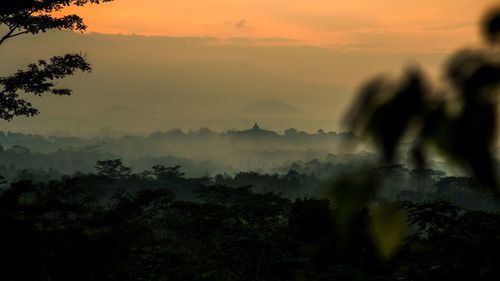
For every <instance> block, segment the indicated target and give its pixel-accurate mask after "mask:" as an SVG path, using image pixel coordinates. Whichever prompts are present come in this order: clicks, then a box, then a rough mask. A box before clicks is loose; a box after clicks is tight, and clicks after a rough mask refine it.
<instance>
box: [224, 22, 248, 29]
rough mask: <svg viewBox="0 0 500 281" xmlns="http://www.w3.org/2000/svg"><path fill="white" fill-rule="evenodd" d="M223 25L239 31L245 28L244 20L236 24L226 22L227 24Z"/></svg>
mask: <svg viewBox="0 0 500 281" xmlns="http://www.w3.org/2000/svg"><path fill="white" fill-rule="evenodd" d="M225 25H228V26H231V27H234V28H238V29H241V28H245V27H247V21H246V20H239V21H236V22H230V21H228V22H226V23H225Z"/></svg>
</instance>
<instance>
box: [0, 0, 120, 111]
mask: <svg viewBox="0 0 500 281" xmlns="http://www.w3.org/2000/svg"><path fill="white" fill-rule="evenodd" d="M109 1H112V0H10V1H1V2H0V28H3V27H6V33H5V34H4V35H3V36H1V37H0V45H2V44H4V43H5V42H6V40H8V39H12V38H15V37H17V36H20V35H23V34H38V33H40V32H42V33H43V32H46V31H48V30H52V29H58V30H74V31H83V30H85V29H86V26H85V24H84V23H83V19H82V18H81V17H79V16H78V15H66V16H62V17H57V16H55V12H58V11H61V10H62V9H63V8H65V7H68V6H72V5H75V6H83V5H86V4H89V3H93V4H100V3H101V2H109ZM76 71H84V72H89V71H91V68H90V65H89V63H88V62H87V61H86V60H85V58H84V57H83V56H82V55H80V54H67V55H64V56H55V57H52V58H50V59H49V60H39V61H38V62H37V63H32V64H29V65H28V67H27V69H25V70H19V71H18V72H16V73H14V74H12V75H9V76H4V77H3V76H0V119H4V120H7V121H10V120H12V119H13V118H14V117H15V116H34V115H37V114H38V113H39V111H38V109H36V108H35V107H34V106H33V105H32V104H31V103H30V102H29V101H28V100H27V99H26V98H23V97H21V94H31V95H36V96H41V95H43V94H45V93H50V94H54V95H70V94H71V90H70V89H67V88H58V87H56V81H57V80H60V79H62V78H64V77H66V76H70V75H73V74H74V73H75V72H76Z"/></svg>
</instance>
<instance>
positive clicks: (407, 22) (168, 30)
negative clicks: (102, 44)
mask: <svg viewBox="0 0 500 281" xmlns="http://www.w3.org/2000/svg"><path fill="white" fill-rule="evenodd" d="M138 3H139V4H138ZM492 3H494V2H492V1H491V0H490V1H485V0H419V1H414V0H378V1H373V0H349V1H339V0H267V1H255V0H203V1H200V0H182V1H178V0H175V1H172V0H142V1H136V0H117V1H115V2H112V3H107V4H105V5H100V6H97V5H93V6H86V7H85V8H78V9H76V10H75V9H71V10H68V11H65V12H68V13H69V12H77V13H79V14H81V15H82V16H83V17H84V18H85V19H86V21H87V23H88V25H89V26H90V28H89V31H91V32H92V31H93V32H102V33H121V34H141V35H168V36H210V37H217V38H234V37H238V38H239V37H242V38H281V39H285V40H283V42H287V40H293V41H297V42H300V43H301V44H312V45H317V46H325V47H335V48H348V49H368V50H375V51H400V52H405V51H418V52H436V51H444V50H450V49H453V48H456V47H457V46H460V45H463V44H468V43H470V42H471V41H474V40H476V41H477V31H476V22H477V20H478V18H480V16H481V14H482V13H483V12H484V10H485V8H487V7H488V6H489V5H491V4H492ZM471 39H472V40H471Z"/></svg>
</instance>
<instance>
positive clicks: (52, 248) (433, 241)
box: [0, 163, 500, 280]
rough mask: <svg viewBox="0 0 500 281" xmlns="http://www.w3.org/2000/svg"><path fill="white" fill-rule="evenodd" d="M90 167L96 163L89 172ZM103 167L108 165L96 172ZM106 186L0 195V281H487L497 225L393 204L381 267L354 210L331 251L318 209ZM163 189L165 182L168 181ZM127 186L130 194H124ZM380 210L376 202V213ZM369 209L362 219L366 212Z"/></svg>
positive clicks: (458, 212) (327, 219)
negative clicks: (399, 221) (399, 220)
mask: <svg viewBox="0 0 500 281" xmlns="http://www.w3.org/2000/svg"><path fill="white" fill-rule="evenodd" d="M101 164H102V163H101ZM108 164H109V163H108ZM155 170H156V171H157V172H158V174H157V175H156V176H153V177H152V179H154V180H152V181H151V182H150V184H149V185H150V187H149V188H145V187H141V188H138V189H136V190H135V191H133V190H132V189H130V188H128V189H127V191H123V190H120V189H119V188H118V189H116V188H111V186H114V187H116V186H120V185H121V184H124V183H125V181H126V180H124V179H120V178H119V177H110V176H109V174H103V173H101V174H100V175H94V174H89V175H80V176H77V177H67V178H63V179H60V180H54V181H50V182H48V183H33V182H31V181H18V182H15V183H12V184H11V186H10V188H8V189H7V190H5V191H4V192H3V193H2V194H1V195H0V248H1V249H2V252H1V253H0V264H2V268H3V269H2V272H1V273H0V275H1V276H0V278H1V279H2V280H496V277H498V276H500V275H499V274H500V272H499V271H500V269H499V268H498V264H500V236H499V233H500V216H499V215H497V214H492V213H485V212H479V211H466V210H464V209H461V208H459V207H456V206H453V205H451V204H449V203H447V202H445V201H435V202H424V203H418V204H416V203H409V202H400V203H397V205H398V207H399V208H400V210H404V211H405V213H406V215H407V219H408V222H409V223H410V224H411V226H410V231H409V232H408V233H407V235H406V237H405V240H404V243H403V244H402V246H401V247H400V248H399V249H398V250H397V251H396V252H395V254H394V256H393V257H392V259H390V260H386V259H384V258H383V257H381V256H380V255H379V252H378V250H377V245H376V244H377V243H375V242H374V240H373V239H372V236H371V234H370V232H371V227H372V226H371V225H370V221H371V218H372V217H373V216H376V215H377V214H376V212H375V213H374V212H373V209H372V208H368V207H362V208H360V209H357V210H356V211H355V216H354V219H352V220H351V226H352V227H351V228H350V233H349V234H348V235H347V237H348V239H340V236H339V235H340V232H339V231H338V223H337V222H336V219H337V218H338V216H337V209H336V208H333V207H332V206H331V204H330V202H329V200H326V199H324V200H320V199H307V198H301V199H296V200H295V201H291V200H290V199H287V198H283V197H281V196H279V195H277V194H273V193H255V192H253V191H252V188H250V187H228V186H224V185H212V186H204V185H199V187H198V188H197V189H196V191H195V193H196V196H197V197H196V199H194V200H190V201H185V200H179V199H176V198H175V196H174V194H173V193H172V192H171V191H170V190H169V189H168V188H167V187H169V186H174V185H175V183H173V182H165V181H164V184H163V185H160V184H159V181H161V180H162V176H163V177H164V178H163V179H165V178H166V177H167V176H165V173H176V169H175V168H173V169H162V168H161V167H156V169H155ZM168 178H172V177H171V176H168ZM129 184H130V183H129ZM379 203H380V204H381V202H379ZM370 209H371V210H370Z"/></svg>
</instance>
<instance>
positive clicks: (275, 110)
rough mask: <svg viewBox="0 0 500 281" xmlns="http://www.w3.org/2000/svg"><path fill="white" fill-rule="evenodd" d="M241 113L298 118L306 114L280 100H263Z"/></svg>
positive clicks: (247, 107) (245, 108)
mask: <svg viewBox="0 0 500 281" xmlns="http://www.w3.org/2000/svg"><path fill="white" fill-rule="evenodd" d="M240 112H241V113H244V114H249V115H258V116H276V117H277V116H282V117H298V116H304V115H306V113H305V112H304V111H302V110H300V109H298V108H297V107H295V106H292V105H289V104H286V103H284V102H281V101H278V100H261V101H258V102H256V103H253V104H251V105H249V106H246V107H244V108H243V109H242V110H241V111H240Z"/></svg>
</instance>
